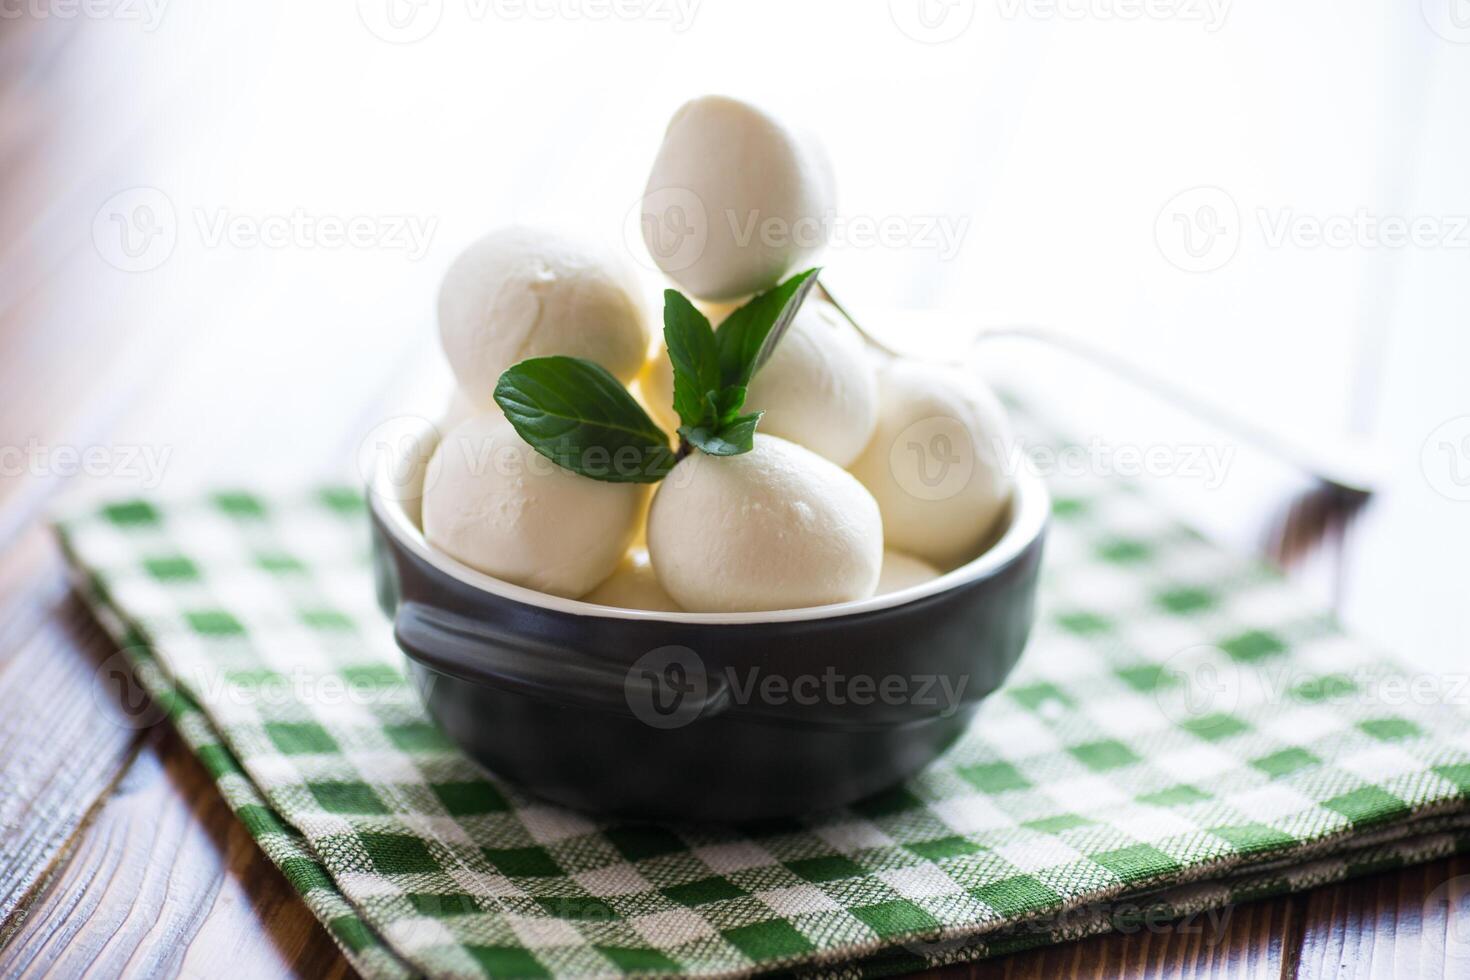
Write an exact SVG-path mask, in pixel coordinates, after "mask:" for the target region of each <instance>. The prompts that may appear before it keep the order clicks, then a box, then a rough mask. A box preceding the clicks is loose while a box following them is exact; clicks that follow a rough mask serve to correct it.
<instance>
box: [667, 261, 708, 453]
mask: <svg viewBox="0 0 1470 980" xmlns="http://www.w3.org/2000/svg"><path fill="white" fill-rule="evenodd" d="M664 345H665V346H666V347H667V348H668V350H669V360H670V361H671V362H672V363H673V365H674V411H675V412H676V413H677V414H678V416H679V421H680V422H682V423H683V424H684V425H687V426H697V425H703V424H705V423H707V422H713V421H715V420H714V419H711V418H706V416H705V413H706V411H707V410H708V407H709V406H708V404H707V402H706V401H705V394H706V393H707V392H710V391H717V390H719V388H720V387H721V386H720V355H719V348H718V347H717V346H716V344H715V331H714V328H713V327H711V326H710V324H709V320H708V319H707V318H706V317H705V315H704V314H703V313H701V312H699V310H697V309H695V308H694V304H693V303H691V302H689V300H687V299H685V298H684V295H683V294H682V293H680V292H679V291H678V290H677V289H666V290H664Z"/></svg>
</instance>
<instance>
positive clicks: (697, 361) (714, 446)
mask: <svg viewBox="0 0 1470 980" xmlns="http://www.w3.org/2000/svg"><path fill="white" fill-rule="evenodd" d="M818 271H819V270H817V269H808V270H807V271H805V272H802V273H798V274H797V275H794V276H792V277H791V278H790V279H788V280H786V281H785V282H783V283H781V284H780V285H779V286H776V287H774V288H772V289H768V290H766V291H765V292H763V293H761V294H760V295H758V296H756V297H754V298H753V299H751V300H750V301H748V302H747V303H745V304H744V305H743V306H741V307H740V308H739V309H737V310H735V311H734V312H733V313H731V314H730V315H729V316H728V317H726V318H725V322H724V323H722V324H720V329H719V330H718V331H716V330H714V328H712V327H711V326H710V322H709V320H708V319H706V318H705V316H704V314H703V313H700V312H699V310H697V309H695V308H694V304H692V303H690V302H689V301H688V300H687V299H685V298H684V296H683V295H682V294H681V293H680V292H679V291H678V290H676V289H667V290H664V345H665V346H666V347H668V350H669V360H670V361H672V362H673V365H674V411H675V412H676V413H678V416H679V422H680V425H679V435H680V436H681V437H682V438H683V439H684V441H685V442H687V443H689V444H690V445H692V446H694V447H696V448H698V449H701V450H703V451H704V452H707V453H709V454H710V455H712V456H737V455H739V454H740V453H748V452H750V450H751V449H752V448H753V447H754V445H755V429H756V425H757V424H758V423H759V422H760V417H761V413H760V412H754V413H751V414H747V415H742V414H741V413H740V409H741V407H742V406H744V404H745V393H746V389H747V386H748V385H749V384H750V381H751V379H752V378H753V377H755V372H756V371H757V370H759V369H760V366H761V365H762V364H764V363H765V362H766V361H767V360H768V359H769V358H770V356H771V352H772V351H774V350H775V349H776V344H777V343H779V342H780V340H781V337H782V336H783V335H784V334H785V333H786V331H787V329H788V328H789V327H790V326H791V321H792V320H793V319H795V317H796V311H797V310H798V309H800V308H801V304H802V302H803V301H804V300H805V299H806V297H807V294H808V293H810V292H811V290H812V287H814V286H815V285H816V284H817V273H818ZM681 452H682V449H681Z"/></svg>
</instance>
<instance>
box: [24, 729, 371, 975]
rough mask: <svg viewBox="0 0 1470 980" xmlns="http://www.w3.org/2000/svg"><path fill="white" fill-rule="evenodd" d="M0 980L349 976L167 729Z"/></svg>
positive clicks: (64, 873)
mask: <svg viewBox="0 0 1470 980" xmlns="http://www.w3.org/2000/svg"><path fill="white" fill-rule="evenodd" d="M0 974H3V975H6V976H13V975H17V974H54V975H58V976H81V975H83V974H88V975H98V976H176V975H184V976H199V977H214V976H252V977H253V976H300V977H323V978H336V977H344V976H354V975H355V974H354V972H353V971H352V969H351V967H350V966H349V965H348V963H347V961H346V959H345V958H343V956H342V954H341V952H340V951H339V950H338V949H337V947H336V945H335V944H334V943H333V942H332V940H331V938H330V937H328V935H327V933H326V931H325V930H324V929H323V928H322V927H321V926H320V925H319V924H318V923H317V921H316V920H315V919H314V918H312V916H311V914H310V913H309V912H308V911H307V909H306V907H305V906H304V905H303V904H302V903H301V900H300V899H299V898H298V897H297V895H296V893H295V892H294V891H293V890H292V888H291V886H290V884H289V883H287V881H286V879H285V878H284V877H283V876H282V875H281V874H280V872H279V871H277V870H276V868H275V866H274V865H272V864H271V863H270V861H269V859H267V858H266V856H265V854H264V853H263V852H261V850H260V849H259V848H258V847H257V846H256V845H255V842H254V840H253V839H252V838H251V837H250V834H249V833H248V832H247V831H246V829H245V827H244V825H243V824H241V823H240V821H239V820H238V819H236V817H235V815H234V814H233V813H232V812H231V811H230V809H229V807H228V805H227V804H226V803H225V801H224V799H223V798H222V797H221V796H220V795H219V793H218V792H217V791H216V790H215V788H214V785H213V782H212V781H211V778H210V776H209V774H208V773H207V772H206V771H205V770H204V767H203V766H201V765H200V764H199V762H198V760H197V759H195V758H194V756H193V755H192V753H191V752H190V751H189V749H188V747H187V746H186V745H185V744H184V743H183V741H182V740H181V739H180V738H179V736H178V735H177V734H176V733H174V732H173V731H172V729H169V728H168V727H167V726H158V727H157V728H155V729H153V730H152V732H151V733H150V735H149V736H148V738H147V739H146V740H145V741H144V743H143V746H142V751H141V752H140V754H139V755H138V757H137V760H136V762H135V763H134V764H133V765H132V766H131V767H130V769H129V770H128V773H127V775H126V776H125V777H124V778H123V779H122V780H121V782H120V783H119V784H118V786H117V788H116V791H115V792H114V793H113V794H112V795H111V796H109V797H108V799H107V801H106V803H105V804H104V805H103V806H102V807H101V808H100V809H99V811H98V812H97V814H96V815H95V817H94V818H93V820H92V821H91V822H90V824H89V825H88V827H87V829H86V832H85V833H84V834H83V835H81V837H80V838H79V839H78V841H77V842H76V844H75V845H74V846H73V847H72V848H71V850H70V853H69V854H68V857H67V860H66V861H65V863H64V864H63V865H62V867H61V868H59V869H58V871H57V872H56V873H55V874H54V875H52V876H51V879H50V881H49V882H48V883H47V884H46V886H45V889H44V892H43V894H42V895H40V896H39V900H38V901H37V902H36V903H35V905H34V907H33V908H32V910H31V913H30V914H29V915H28V916H26V918H25V919H24V920H23V921H22V922H20V923H19V925H18V927H17V928H16V929H15V931H14V934H13V935H12V937H11V939H10V941H9V943H8V944H7V945H6V947H5V948H4V950H3V951H0Z"/></svg>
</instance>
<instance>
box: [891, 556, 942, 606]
mask: <svg viewBox="0 0 1470 980" xmlns="http://www.w3.org/2000/svg"><path fill="white" fill-rule="evenodd" d="M938 577H939V569H937V568H935V567H934V566H933V565H931V564H929V563H928V562H927V561H920V560H919V559H917V558H915V557H913V556H912V555H906V554H904V553H903V552H902V551H894V550H893V549H892V548H888V549H886V550H885V551H884V552H883V572H882V574H880V575H879V576H878V591H877V593H875V594H876V595H887V594H888V593H890V592H897V591H899V590H900V589H907V588H909V587H910V586H913V585H923V584H924V583H925V582H928V581H930V580H932V579H936V578H938Z"/></svg>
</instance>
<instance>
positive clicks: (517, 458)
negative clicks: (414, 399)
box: [423, 412, 646, 599]
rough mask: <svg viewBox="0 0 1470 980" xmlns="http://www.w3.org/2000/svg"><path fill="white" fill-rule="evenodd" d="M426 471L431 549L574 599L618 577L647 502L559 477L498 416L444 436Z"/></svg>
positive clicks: (640, 492) (617, 488)
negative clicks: (612, 576) (428, 476)
mask: <svg viewBox="0 0 1470 980" xmlns="http://www.w3.org/2000/svg"><path fill="white" fill-rule="evenodd" d="M429 468H430V471H431V472H433V474H434V478H433V479H432V480H431V481H430V483H429V485H428V486H427V487H426V488H425V491H424V505H423V508H424V509H423V518H424V521H423V522H424V537H425V538H426V539H427V540H428V542H429V544H431V545H433V546H434V547H435V548H438V549H439V550H440V551H442V552H444V553H445V554H447V555H449V556H450V557H451V558H455V559H458V560H459V561H461V562H464V563H465V564H466V565H468V566H470V567H471V568H474V569H477V570H479V571H481V572H484V573H485V574H486V575H492V576H494V577H495V578H498V579H503V580H505V581H507V582H512V583H514V584H516V585H524V586H526V587H527V588H531V589H537V590H539V591H541V592H548V593H550V594H552V595H558V596H564V597H566V598H569V599H575V598H577V597H579V596H581V595H584V594H585V593H587V592H588V591H589V590H591V589H592V588H593V587H594V586H596V585H597V584H598V583H599V582H601V581H602V580H603V579H605V578H607V577H608V575H610V574H612V571H613V569H614V568H616V567H617V564H618V562H619V561H620V560H621V559H622V557H623V554H624V553H625V552H626V551H627V550H628V544H629V542H630V541H631V540H632V538H633V533H634V530H635V528H636V525H637V522H638V518H639V515H640V514H641V512H642V508H643V499H644V496H645V493H646V490H645V488H644V487H642V486H640V485H638V484H629V483H604V482H601V481H598V480H593V479H591V478H589V477H585V476H580V475H578V474H576V473H572V472H571V471H569V470H564V469H562V468H561V467H559V466H557V465H556V464H555V463H553V462H551V461H550V460H549V459H547V458H546V457H544V456H542V455H541V454H540V453H538V452H536V451H535V450H534V449H532V448H531V447H530V446H528V445H527V444H526V443H525V442H524V441H523V440H522V439H521V437H520V436H519V435H517V434H516V431H515V429H514V428H513V427H512V426H511V424H510V422H509V421H507V420H506V419H505V417H504V416H501V415H497V414H495V413H492V412H487V413H483V414H480V415H476V416H474V417H473V418H471V419H469V420H467V421H465V422H462V423H460V424H459V425H458V426H456V427H455V428H454V429H453V430H452V431H451V432H449V433H447V434H446V435H445V436H444V438H443V440H441V441H440V443H439V448H438V449H437V450H436V451H435V453H434V459H433V460H432V461H431V462H430V464H429Z"/></svg>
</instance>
